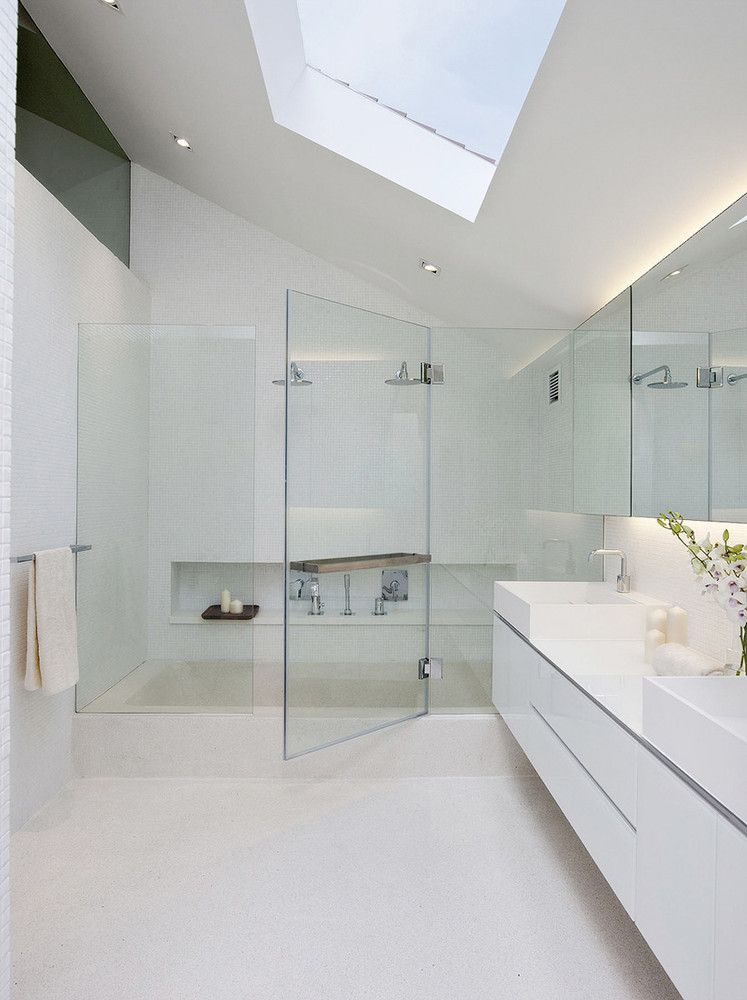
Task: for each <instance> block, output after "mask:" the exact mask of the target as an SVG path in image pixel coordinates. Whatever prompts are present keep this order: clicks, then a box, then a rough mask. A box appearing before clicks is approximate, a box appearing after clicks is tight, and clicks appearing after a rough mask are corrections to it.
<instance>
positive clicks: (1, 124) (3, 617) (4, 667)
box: [0, 0, 18, 1000]
mask: <svg viewBox="0 0 747 1000" xmlns="http://www.w3.org/2000/svg"><path fill="white" fill-rule="evenodd" d="M17 13H18V5H17V3H16V2H15V0H0V407H1V409H0V1000H8V998H9V997H10V957H9V952H10V898H9V885H8V873H9V868H8V866H9V848H10V845H9V836H10V824H9V819H10V816H9V811H10V775H9V764H10V677H9V675H10V634H9V633H10V626H9V618H10V574H9V564H8V558H9V556H10V469H11V438H10V423H11V361H12V347H13V239H14V233H13V218H14V205H15V195H14V176H13V166H14V164H13V149H14V147H15V141H14V140H15V104H16V34H17Z"/></svg>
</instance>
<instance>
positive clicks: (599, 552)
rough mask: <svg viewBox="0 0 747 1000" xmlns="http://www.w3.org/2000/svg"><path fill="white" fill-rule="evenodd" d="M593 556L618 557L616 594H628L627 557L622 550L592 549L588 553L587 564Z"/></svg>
mask: <svg viewBox="0 0 747 1000" xmlns="http://www.w3.org/2000/svg"><path fill="white" fill-rule="evenodd" d="M594 556H602V557H603V558H604V556H620V572H619V574H618V577H617V592H618V594H628V593H630V577H629V576H628V557H627V556H626V555H625V553H624V552H623V550H622V549H593V550H592V551H591V552H590V553H589V562H591V560H592V559H593V558H594Z"/></svg>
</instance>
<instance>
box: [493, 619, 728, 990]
mask: <svg viewBox="0 0 747 1000" xmlns="http://www.w3.org/2000/svg"><path fill="white" fill-rule="evenodd" d="M601 655H603V654H601ZM587 665H588V659H587ZM493 700H494V703H495V705H496V708H498V710H499V712H500V713H501V714H502V715H503V717H504V719H505V721H506V723H507V725H508V726H509V728H510V729H511V731H512V732H513V734H514V736H515V737H516V739H517V740H518V742H519V744H520V745H521V747H522V749H523V750H524V752H525V753H526V755H527V757H528V758H529V760H530V761H531V763H532V764H533V766H534V768H535V770H536V771H537V773H538V774H539V776H540V778H542V780H543V781H544V783H545V785H546V786H547V788H548V789H549V791H550V793H551V794H552V796H553V798H554V799H555V800H556V802H557V803H558V805H559V806H560V808H561V809H562V810H563V812H564V813H565V815H566V817H567V819H568V821H569V822H570V823H571V825H572V826H573V828H574V830H575V831H576V833H577V834H578V836H579V838H580V839H581V841H582V842H583V844H584V846H585V847H586V849H587V850H588V851H589V853H590V854H591V856H592V858H593V859H594V861H595V862H596V864H597V866H598V867H599V869H600V871H601V872H602V874H603V875H604V876H605V878H606V879H607V881H608V882H609V884H610V885H611V887H612V888H613V890H614V891H615V893H616V894H617V896H618V898H619V899H620V901H621V902H622V904H623V905H624V906H625V908H626V910H627V911H628V913H629V914H630V915H631V916H632V917H633V918H634V919H635V921H636V923H637V925H638V927H639V929H640V931H641V933H642V934H643V936H644V938H645V939H646V941H647V942H648V944H649V945H650V947H651V949H652V950H653V952H654V954H655V955H656V956H657V958H658V959H659V961H660V962H661V964H662V965H663V966H664V968H665V970H666V971H667V973H668V974H669V976H670V977H671V979H672V981H673V982H674V984H675V986H676V987H677V989H678V990H679V991H680V993H681V994H682V996H683V998H684V1000H742V998H747V946H746V944H745V934H746V933H747V834H745V832H744V831H743V829H742V828H741V827H740V826H739V823H738V821H736V820H735V823H736V825H735V823H732V822H730V821H729V820H728V819H727V818H726V816H725V814H723V813H722V812H721V811H719V809H718V808H717V807H716V806H715V805H714V804H713V801H712V800H710V799H709V797H708V796H707V795H706V794H705V793H704V792H702V790H701V789H699V787H698V785H697V784H696V783H690V782H688V781H687V780H685V779H684V777H683V776H682V774H681V773H678V772H677V770H676V769H675V768H673V767H672V766H668V764H667V763H666V762H664V760H662V759H661V758H660V757H659V756H657V753H654V752H653V750H652V749H651V747H650V746H649V745H647V744H646V743H645V742H644V741H642V740H641V739H639V738H637V737H636V736H635V735H634V733H633V732H632V731H631V730H630V729H629V728H626V727H625V726H624V725H622V724H621V723H619V722H618V721H617V720H616V719H615V718H614V717H613V716H612V715H611V714H609V713H608V712H606V711H604V710H603V709H602V708H601V707H600V705H599V704H597V703H596V702H595V700H594V699H593V698H592V697H591V695H589V694H587V693H586V692H585V691H583V690H582V689H580V688H579V687H578V686H577V685H576V684H575V683H573V682H572V681H571V680H570V679H569V677H567V676H565V674H564V673H563V672H561V671H560V670H558V669H557V668H556V667H554V666H553V665H552V663H551V662H549V660H548V659H545V657H543V656H542V655H541V654H540V653H539V652H538V651H537V650H536V649H535V648H534V647H533V646H532V645H530V643H529V642H528V641H527V640H525V639H523V638H522V636H521V635H519V634H518V633H517V632H516V631H514V630H513V629H512V628H510V627H509V626H508V625H507V624H506V623H505V622H504V621H502V620H501V619H500V618H499V617H497V616H496V619H495V627H494V659H493Z"/></svg>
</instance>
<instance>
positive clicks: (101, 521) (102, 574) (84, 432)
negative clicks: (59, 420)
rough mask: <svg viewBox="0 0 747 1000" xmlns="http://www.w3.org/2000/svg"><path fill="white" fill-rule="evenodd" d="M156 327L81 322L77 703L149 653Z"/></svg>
mask: <svg viewBox="0 0 747 1000" xmlns="http://www.w3.org/2000/svg"><path fill="white" fill-rule="evenodd" d="M148 330H149V328H148V327H146V326H138V325H134V324H108V325H107V324H100V323H96V324H93V325H88V324H83V325H81V327H80V333H79V339H80V352H79V355H80V358H79V365H78V370H79V380H78V484H79V487H78V541H79V542H81V543H82V544H86V545H91V546H93V548H92V549H91V551H90V552H86V553H83V554H82V555H81V556H79V557H78V560H77V561H78V566H77V598H78V651H79V656H80V682H79V684H78V692H77V702H78V707H79V708H80V707H82V706H85V705H87V704H89V703H90V702H91V701H93V699H94V698H97V697H98V696H99V695H101V694H103V693H104V691H108V690H109V688H110V687H111V686H112V685H113V684H116V683H117V681H119V680H121V679H122V678H123V677H124V676H125V675H126V674H128V673H129V672H130V671H131V670H133V669H134V668H135V667H137V666H138V665H139V664H141V663H142V662H143V661H144V660H145V659H146V656H147V632H148V622H147V610H146V605H147V596H148V521H147V518H148V450H147V440H148V390H149V378H148V375H149V363H148V362H149V354H150V339H149V336H148Z"/></svg>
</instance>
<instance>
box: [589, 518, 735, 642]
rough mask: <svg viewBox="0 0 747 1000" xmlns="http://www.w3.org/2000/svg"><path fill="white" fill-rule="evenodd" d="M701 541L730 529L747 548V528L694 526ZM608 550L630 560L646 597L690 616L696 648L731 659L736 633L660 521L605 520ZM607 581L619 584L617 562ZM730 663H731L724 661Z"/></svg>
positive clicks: (634, 577)
mask: <svg viewBox="0 0 747 1000" xmlns="http://www.w3.org/2000/svg"><path fill="white" fill-rule="evenodd" d="M689 523H690V524H692V526H693V528H694V529H695V532H696V535H697V536H698V538H701V537H702V536H703V535H705V534H706V532H710V533H711V537H712V538H714V539H715V538H716V537H717V536H719V535H721V533H722V532H723V530H724V528H728V529H729V532H730V534H731V536H732V541H741V540H744V541H746V542H747V524H723V523H715V522H704V521H690V522H689ZM605 544H606V545H607V546H608V547H610V548H615V549H622V550H623V551H624V552H626V553H627V555H628V560H629V567H630V576H631V585H632V587H633V589H635V590H640V591H641V592H642V593H644V594H650V595H651V596H652V597H658V598H661V599H662V600H664V601H668V602H671V603H672V604H679V605H680V607H682V608H684V609H685V610H686V611H687V612H688V615H689V625H690V645H691V646H692V647H693V648H694V649H699V650H701V651H702V652H704V653H709V654H710V655H711V656H715V657H716V658H717V659H723V658H724V657H725V656H726V651H727V648H728V646H729V644H730V642H731V640H732V638H733V627H732V626H731V625H730V624H729V623H728V622H727V618H726V614H725V612H723V611H722V610H721V608H719V607H718V605H717V604H716V603H715V601H712V600H710V599H708V598H705V597H702V596H701V593H700V589H701V588H700V587H699V586H698V584H697V583H696V582H695V578H694V576H693V573H692V570H691V569H690V565H689V560H688V554H687V551H686V550H685V548H684V546H682V545H681V544H680V543H679V542H678V541H677V540H676V539H675V538H674V537H673V536H672V535H671V534H670V533H669V532H668V531H666V530H665V529H664V528H661V527H660V526H659V525H658V524H657V523H656V520H655V519H654V518H644V517H607V518H605ZM607 562H608V564H609V565H608V567H607V579H608V580H614V578H615V575H616V573H617V568H616V564H615V560H614V559H609V560H607ZM724 662H725V660H724Z"/></svg>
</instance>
